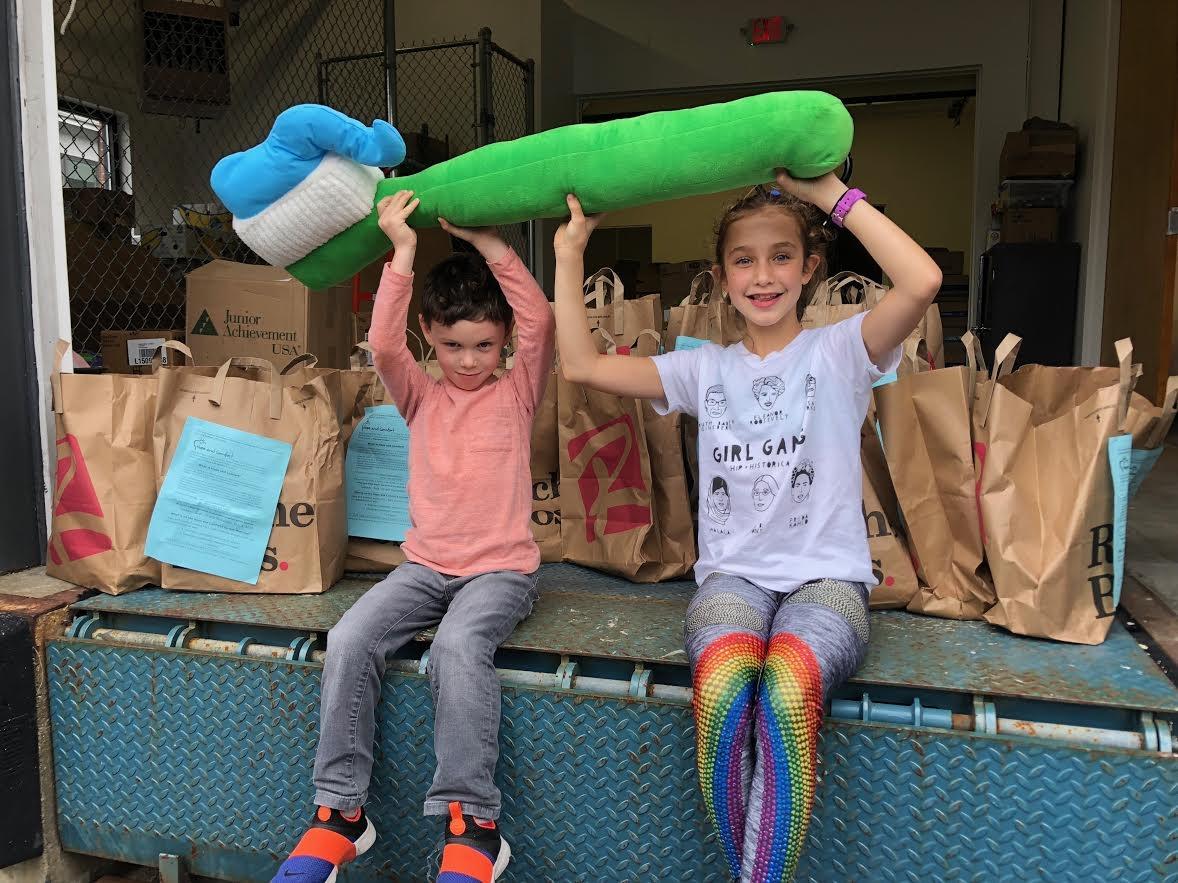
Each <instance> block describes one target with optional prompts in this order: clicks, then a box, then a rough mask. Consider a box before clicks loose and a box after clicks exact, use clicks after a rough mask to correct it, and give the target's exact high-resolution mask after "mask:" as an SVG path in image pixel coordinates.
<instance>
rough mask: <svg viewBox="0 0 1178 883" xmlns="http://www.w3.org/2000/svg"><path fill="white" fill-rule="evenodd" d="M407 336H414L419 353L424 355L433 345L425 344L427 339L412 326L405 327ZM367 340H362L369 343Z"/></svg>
mask: <svg viewBox="0 0 1178 883" xmlns="http://www.w3.org/2000/svg"><path fill="white" fill-rule="evenodd" d="M405 337H406V338H413V339H414V340H415V341H417V351H418V352H419V353H421V354H422V355H425V351H426V350H427V349H431V347H427V346H426V345H425V339H424V338H423V337H422V336H421V335H420V334H418V333H417V332H416V331H414V330H413V329H412V328H406V329H405ZM367 342H368V341H366V340H365V341H361V343H367ZM356 345H357V346H359V345H360V344H356Z"/></svg>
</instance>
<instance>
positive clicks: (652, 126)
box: [212, 92, 852, 288]
mask: <svg viewBox="0 0 1178 883" xmlns="http://www.w3.org/2000/svg"><path fill="white" fill-rule="evenodd" d="M851 133H852V125H851V117H850V114H848V113H847V110H846V108H845V107H843V104H842V102H840V101H839V100H838V99H837V98H835V97H833V96H831V95H827V94H826V93H824V92H771V93H766V94H764V95H754V96H752V97H749V98H741V99H739V100H737V101H730V102H726V103H724V104H709V105H705V106H703V107H694V108H689V109H686V110H673V111H662V112H659V113H650V114H645V115H643V116H639V117H633V118H630V119H624V120H613V121H611V122H606V123H593V124H581V125H575V126H565V127H563V128H559V129H550V130H548V131H546V132H540V133H538V134H535V135H528V136H526V137H523V138H518V139H516V140H514V141H502V142H498V143H495V144H488V145H486V146H484V147H480V148H478V149H476V150H472V151H470V152H469V153H465V154H463V155H461V156H458V157H455V158H454V159H450V160H447V161H445V162H442V163H439V164H437V165H435V166H431V167H430V168H428V169H426V170H424V171H422V172H419V173H417V174H415V175H407V176H405V177H396V178H388V179H386V178H384V175H383V173H382V172H381V171H380V168H378V167H380V166H384V167H389V166H395V165H397V164H398V163H400V162H401V160H402V159H403V158H404V156H405V145H404V142H403V141H402V139H401V136H400V135H399V134H398V133H397V131H396V129H394V128H393V127H392V126H390V125H388V124H387V123H384V122H383V121H381V120H377V121H376V122H374V123H373V124H372V128H368V127H366V126H363V125H361V124H360V123H358V122H356V121H355V120H352V119H350V118H348V117H346V116H344V115H343V114H340V113H338V112H336V111H334V110H331V109H330V108H326V107H321V106H319V105H299V106H298V107H293V108H291V109H289V110H286V111H284V112H283V113H282V114H280V115H279V117H278V119H277V120H276V121H275V123H274V128H273V129H272V130H271V131H270V134H269V135H268V136H267V138H266V140H265V141H263V142H262V143H261V144H259V145H257V146H256V147H252V148H250V149H249V150H246V151H243V152H241V153H235V154H232V155H231V156H227V157H225V158H224V159H222V160H221V161H220V162H219V163H217V165H216V167H215V168H214V169H213V174H212V185H213V190H214V191H215V192H216V193H217V196H218V197H220V199H221V201H222V202H223V203H224V204H225V207H226V208H228V209H229V210H230V211H231V212H233V216H234V220H233V226H234V229H235V230H236V231H237V233H238V235H239V236H240V237H241V239H242V241H243V242H245V244H246V245H248V246H249V247H250V248H252V249H253V250H254V251H255V252H257V254H258V255H259V256H260V257H261V258H262V259H263V260H266V261H268V262H269V263H271V264H274V265H275V266H280V267H285V268H286V269H287V270H289V271H290V273H291V274H292V275H293V276H295V277H296V278H297V279H298V280H299V281H301V282H303V283H304V284H306V285H307V286H309V287H311V288H327V287H329V286H331V285H336V284H338V283H340V282H342V281H343V280H345V279H347V278H348V277H349V276H351V275H352V274H353V273H355V272H357V271H358V270H360V269H361V268H363V267H364V266H366V265H368V264H369V263H371V262H372V261H374V260H376V259H377V258H379V257H380V256H381V255H382V254H384V253H385V252H386V251H388V248H389V241H388V239H387V238H386V237H385V236H384V234H383V233H381V232H380V228H379V226H377V223H376V210H375V206H376V203H377V202H379V201H380V200H381V199H383V198H384V197H385V196H388V195H390V194H392V193H395V192H396V191H398V190H406V189H408V190H412V191H414V194H415V195H416V196H417V197H418V198H419V199H420V200H421V204H420V205H419V206H418V208H417V210H416V211H415V212H414V213H413V215H412V217H411V218H410V223H411V224H412V225H413V226H415V227H429V226H434V225H436V224H437V219H438V216H439V215H441V216H443V217H445V218H446V219H447V220H449V221H452V222H453V223H455V224H459V225H462V226H472V227H473V226H483V225H490V224H511V223H517V222H520V221H527V220H531V219H533V218H555V217H563V216H565V215H566V214H567V213H568V209H567V206H566V204H565V194H567V193H576V194H577V196H578V197H579V198H580V200H581V204H582V205H583V206H584V208H585V210H586V211H588V212H601V211H611V210H616V209H622V208H629V207H631V206H637V205H645V204H647V203H651V202H659V201H661V200H665V199H675V198H678V197H683V196H694V195H699V194H705V193H716V192H718V191H721V190H728V189H731V188H734V187H740V186H746V185H751V184H756V183H759V182H762V181H768V180H771V179H772V178H773V176H774V169H775V168H777V167H781V166H784V167H785V168H786V169H788V170H789V172H790V173H791V174H793V175H795V176H797V177H801V178H813V177H817V176H819V175H822V174H825V173H826V172H829V171H832V170H834V169H836V168H838V167H839V165H840V164H841V163H842V162H843V160H844V158H845V157H846V156H847V153H848V151H849V150H850V147H851Z"/></svg>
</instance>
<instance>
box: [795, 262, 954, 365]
mask: <svg viewBox="0 0 1178 883" xmlns="http://www.w3.org/2000/svg"><path fill="white" fill-rule="evenodd" d="M887 293H888V289H887V288H885V287H884V286H882V285H880V284H879V283H878V282H876V281H875V280H873V279H868V278H867V277H866V276H861V275H859V274H858V273H852V272H851V271H850V270H844V271H843V272H841V273H836V274H835V275H833V276H831V277H830V278H829V279H825V280H823V281H822V282H820V283H819V284H818V285H817V286H816V287H815V289H814V293H813V295H812V296H811V298H810V303H809V304H808V305H807V306H806V309H805V310H804V311H803V313H802V327H803V328H820V327H822V326H824V325H833V324H834V323H836V322H841V321H843V320H844V319H849V318H851V317H852V316H854V315H856V314H857V313H865V312H867V311H868V310H871V309H872V308H874V307H875V305H876V304H878V303H879V302H880V301H881V300H883V298H884V296H885V295H886V294H887ZM908 341H909V342H911V343H913V344H919V346H918V352H919V354H920V356H921V360H920V361H911V360H904V361H903V362H901V364H900V369H899V372H898V373H899V374H901V375H903V374H908V373H911V372H913V371H915V370H920V371H924V370H929V371H931V370H934V369H936V368H944V367H945V341H944V332H943V330H942V327H941V308H940V307H939V306H937V304H935V303H934V304H931V305H930V306H929V308H928V309H927V310H926V311H925V314H924V316H922V317H921V320H920V323H919V324H918V325H917V326H916V328H914V329H913V330H912V333H911V334H910V335H909V336H908Z"/></svg>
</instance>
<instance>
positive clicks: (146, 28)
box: [53, 0, 533, 364]
mask: <svg viewBox="0 0 1178 883" xmlns="http://www.w3.org/2000/svg"><path fill="white" fill-rule="evenodd" d="M53 3H54V11H55V13H56V21H57V23H58V26H59V27H63V30H64V32H63V33H62V34H61V35H60V36H59V37H58V39H57V47H56V54H57V79H58V93H59V114H58V119H59V134H60V147H61V167H62V177H63V182H64V187H65V192H64V197H65V198H64V203H65V233H66V250H67V267H68V274H69V297H70V312H71V316H72V324H73V339H74V348H75V350H76V351H77V352H79V353H80V354H82V355H83V356H84V357H85V358H87V360H88V361H90V362H91V364H94V363H95V362H96V357H97V354H98V352H99V348H100V336H101V332H102V331H103V330H107V329H110V330H135V331H138V330H146V329H161V330H165V329H179V328H183V327H184V319H185V314H184V277H185V275H186V274H187V273H188V272H190V271H191V270H193V269H195V268H196V267H199V266H201V265H203V264H205V263H207V262H208V261H210V260H213V259H215V258H224V259H227V260H236V261H244V262H250V263H258V262H260V261H259V259H258V258H257V257H256V256H255V255H254V254H253V253H252V252H251V251H250V250H249V248H248V247H246V246H245V245H244V244H243V243H242V242H241V241H240V240H239V239H237V237H236V236H235V235H234V233H233V231H232V227H231V224H230V218H229V217H228V215H227V214H226V213H225V212H224V211H223V209H222V207H221V206H220V205H219V204H218V203H217V202H216V197H215V195H214V194H213V192H212V190H211V188H210V187H209V183H208V181H209V173H210V171H211V170H212V167H213V165H214V164H215V163H216V162H217V160H218V159H220V158H221V157H223V156H225V155H226V154H228V153H232V152H234V151H238V150H243V149H245V148H247V147H250V146H251V145H253V144H256V143H257V142H258V141H259V140H260V139H261V138H262V137H263V136H264V135H265V133H266V132H267V131H269V128H270V126H271V125H272V123H273V121H274V118H275V117H276V116H277V115H278V114H279V113H280V112H281V111H282V110H284V109H285V108H287V107H290V106H291V105H294V104H300V103H306V102H320V103H324V104H329V105H331V106H333V107H335V108H337V109H339V110H340V111H342V112H344V113H346V114H348V115H349V116H354V117H356V118H358V119H361V120H364V121H365V122H367V121H370V120H372V119H378V118H379V119H389V118H390V116H389V111H390V109H391V108H395V110H396V112H395V114H394V116H393V117H392V119H393V120H394V122H395V124H396V125H397V126H398V128H399V129H400V130H401V131H402V133H403V134H405V137H406V142H407V144H408V145H409V148H410V159H409V160H408V161H407V163H406V168H405V171H414V170H416V169H417V168H420V167H422V166H424V165H429V164H432V163H433V162H436V161H438V160H440V159H443V158H445V157H446V156H454V155H457V154H459V153H462V152H464V151H467V150H470V149H472V148H474V147H476V146H478V145H479V144H482V143H486V142H488V141H490V140H495V139H500V138H514V137H518V136H520V135H523V134H526V133H527V132H530V131H531V130H532V126H531V121H532V102H533V97H532V85H533V83H532V67H531V64H530V62H523V61H521V60H519V59H517V58H515V57H514V56H511V55H510V54H508V53H506V52H505V51H504V50H502V49H500V48H499V47H497V46H495V44H494V43H493V42H492V41H491V38H490V32H489V31H485V30H484V31H483V32H480V34H479V36H478V37H477V38H472V39H469V40H463V41H455V42H451V43H444V44H437V45H434V46H411V47H405V48H402V49H398V50H397V51H396V56H395V57H396V62H395V72H396V78H395V83H396V88H395V94H394V95H392V96H390V95H389V92H388V88H387V83H388V77H387V75H386V63H385V48H386V42H385V41H386V29H385V24H386V20H387V19H386V16H391V15H392V3H391V2H389V0H85V2H77V3H71V2H70V0H53ZM488 99H489V100H488ZM496 122H498V125H495V123H496ZM527 232H528V231H527V229H526V225H524V226H521V228H520V229H519V230H518V231H514V230H513V231H509V237H510V238H511V240H512V244H513V245H515V247H516V248H517V249H519V251H520V253H521V254H522V255H524V256H525V258H528V257H530V244H531V243H530V238H529V237H528V235H527Z"/></svg>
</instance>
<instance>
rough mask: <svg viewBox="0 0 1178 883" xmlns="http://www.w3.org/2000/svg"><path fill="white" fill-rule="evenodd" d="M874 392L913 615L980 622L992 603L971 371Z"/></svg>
mask: <svg viewBox="0 0 1178 883" xmlns="http://www.w3.org/2000/svg"><path fill="white" fill-rule="evenodd" d="M922 358H923V356H922V355H921V354H920V352H919V346H918V345H916V344H914V342H913V341H912V340H911V339H909V340H908V341H906V342H905V344H904V359H906V360H907V361H908V362H909V364H910V367H911V369H912V373H908V374H902V375H900V376H899V378H898V379H897V380H896V381H895V382H893V383H889V384H887V385H885V386H880V387H877V388H876V389H875V404H876V411H877V414H878V417H879V422H880V427H881V432H882V436H883V449H884V455H885V457H886V458H887V464H888V473H889V474H890V475H891V477H892V483H893V486H894V487H895V489H896V498H897V499H898V500H899V503H900V510H901V512H902V513H903V520H904V526H905V528H906V530H907V533H908V540H909V544H910V549H911V551H912V556H913V563H914V565H915V567H916V572H917V576H918V577H919V578H920V580H921V584H922V585H921V588H920V591H918V592H917V593H916V595H914V596H913V598H912V601H911V602H910V603H909V605H908V609H909V610H911V611H913V612H915V613H924V614H927V615H930V616H941V617H945V618H947V619H980V618H981V616H982V614H983V613H984V612H985V611H986V610H987V609H988V608H989V607H990V605H991V604H993V602H994V590H993V587H992V586H991V585H990V584H989V581H988V580H987V578H986V576H985V573H984V570H983V567H982V564H983V553H982V539H981V532H980V529H979V526H978V508H977V501H976V487H975V477H974V466H973V447H972V439H971V432H970V405H971V403H972V388H971V387H972V383H973V376H972V374H971V372H970V371H969V369H968V368H966V367H956V368H939V369H936V370H933V371H919V370H917V369H916V368H915V367H914V366H915V365H916V364H917V363H919V361H920V360H921V359H922Z"/></svg>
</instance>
